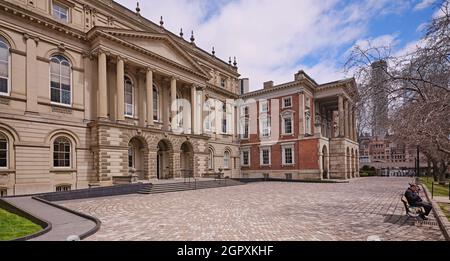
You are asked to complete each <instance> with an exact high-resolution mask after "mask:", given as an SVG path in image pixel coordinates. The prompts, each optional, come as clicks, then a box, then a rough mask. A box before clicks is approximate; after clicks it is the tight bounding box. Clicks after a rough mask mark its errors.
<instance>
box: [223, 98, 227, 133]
mask: <svg viewBox="0 0 450 261" xmlns="http://www.w3.org/2000/svg"><path fill="white" fill-rule="evenodd" d="M227 116H228V114H227V104H226V103H223V104H222V133H228V126H227Z"/></svg>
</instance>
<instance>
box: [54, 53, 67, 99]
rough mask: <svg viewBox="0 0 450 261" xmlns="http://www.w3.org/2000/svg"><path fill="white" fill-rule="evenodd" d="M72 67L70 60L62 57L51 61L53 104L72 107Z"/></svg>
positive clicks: (56, 57) (57, 56)
mask: <svg viewBox="0 0 450 261" xmlns="http://www.w3.org/2000/svg"><path fill="white" fill-rule="evenodd" d="M71 71H72V69H71V66H70V62H69V60H67V58H65V57H64V56H61V55H55V56H52V57H51V59H50V96H51V97H50V98H51V101H52V102H55V103H60V104H65V105H70V104H71V100H72V96H71V91H72V88H71V85H72V84H71V82H72V81H71V74H72V73H71Z"/></svg>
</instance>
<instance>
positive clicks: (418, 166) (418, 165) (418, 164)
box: [416, 145, 420, 178]
mask: <svg viewBox="0 0 450 261" xmlns="http://www.w3.org/2000/svg"><path fill="white" fill-rule="evenodd" d="M419 150H420V146H419V145H417V158H416V160H417V163H416V164H417V170H416V171H417V178H419V176H420V157H419Z"/></svg>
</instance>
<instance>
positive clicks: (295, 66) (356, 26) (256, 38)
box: [119, 0, 405, 90]
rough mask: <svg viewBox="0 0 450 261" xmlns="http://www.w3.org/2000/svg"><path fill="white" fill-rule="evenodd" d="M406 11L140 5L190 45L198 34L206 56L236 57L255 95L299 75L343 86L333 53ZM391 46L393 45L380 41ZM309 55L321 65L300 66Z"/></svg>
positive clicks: (292, 3)
mask: <svg viewBox="0 0 450 261" xmlns="http://www.w3.org/2000/svg"><path fill="white" fill-rule="evenodd" d="M119 2H120V3H122V4H124V5H125V6H127V7H128V8H130V9H134V8H135V6H136V2H135V1H132V0H119ZM398 2H402V3H398ZM404 8H405V3H404V2H403V1H390V0H363V1H355V2H353V3H349V4H347V5H343V3H342V2H341V1H338V0H323V1H320V4H318V2H317V1H316V0H302V1H298V0H278V1H273V0H233V1H226V0H220V1H209V0H166V1H159V0H148V1H141V9H142V11H141V14H142V15H143V16H145V17H147V18H149V19H151V20H152V21H154V22H156V23H158V22H159V17H160V16H161V15H162V16H164V22H165V24H164V26H165V27H166V28H167V29H169V30H171V31H172V32H174V33H177V34H178V32H179V30H180V28H181V27H182V28H183V30H184V32H185V38H186V39H187V38H189V37H190V31H191V30H194V31H195V38H196V44H197V45H198V46H199V47H201V48H203V49H205V50H207V51H210V50H211V47H212V46H215V50H216V55H217V56H218V57H220V58H222V59H223V60H225V61H228V57H230V56H231V57H233V56H236V57H237V59H238V66H239V72H240V73H241V74H242V76H243V77H249V78H250V80H251V89H252V90H255V89H259V88H261V87H262V83H263V82H264V81H268V80H273V81H275V82H276V83H283V82H287V81H291V80H293V77H294V76H293V75H294V73H295V72H297V71H298V70H300V69H304V70H305V71H306V72H307V73H309V74H311V75H312V76H313V77H314V78H315V79H316V80H317V82H319V83H320V82H322V81H334V80H339V77H341V74H340V73H336V71H338V69H337V68H339V66H337V65H336V62H334V63H333V62H332V61H333V59H335V58H336V59H337V57H336V56H337V55H339V54H334V52H337V50H339V49H340V48H342V47H344V46H346V45H349V44H350V45H351V44H353V43H354V42H355V41H357V40H358V39H361V38H364V37H366V35H367V31H368V23H369V22H370V20H371V19H372V18H374V17H377V16H379V15H380V14H386V13H392V12H399V10H403V9H404ZM388 40H392V39H388V37H385V38H383V39H380V41H388ZM311 54H314V55H315V56H318V57H319V59H320V60H322V61H321V62H318V63H317V64H315V65H310V66H304V65H302V64H305V61H304V59H305V57H307V56H308V55H311ZM333 55H334V56H333ZM322 56H323V57H322ZM330 56H332V57H330Z"/></svg>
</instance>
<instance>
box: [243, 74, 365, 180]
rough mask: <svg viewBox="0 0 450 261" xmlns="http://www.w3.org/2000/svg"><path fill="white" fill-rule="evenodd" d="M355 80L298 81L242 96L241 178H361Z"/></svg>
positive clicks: (270, 85) (305, 77)
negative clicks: (355, 106) (355, 107)
mask: <svg viewBox="0 0 450 261" xmlns="http://www.w3.org/2000/svg"><path fill="white" fill-rule="evenodd" d="M356 95H357V89H356V83H355V81H354V79H347V80H342V81H337V82H331V83H327V84H322V85H319V84H317V83H316V82H315V81H314V80H313V79H311V78H310V77H309V76H308V75H307V74H306V73H305V72H303V71H300V72H298V73H297V74H296V75H295V79H294V81H293V82H289V83H285V84H281V85H277V86H274V85H273V82H267V83H265V84H264V89H262V90H258V91H254V92H250V93H246V94H243V95H242V96H241V97H242V99H243V101H242V104H240V106H239V108H240V113H239V115H240V119H239V120H238V123H239V124H238V128H239V133H240V137H241V176H242V177H248V178H261V177H270V178H282V179H311V180H318V179H329V178H338V179H348V178H352V177H356V176H358V169H359V167H358V160H357V159H358V143H357V138H356V127H355V126H356V118H357V117H356V115H355V113H356V112H355V110H354V101H355V97H356Z"/></svg>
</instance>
